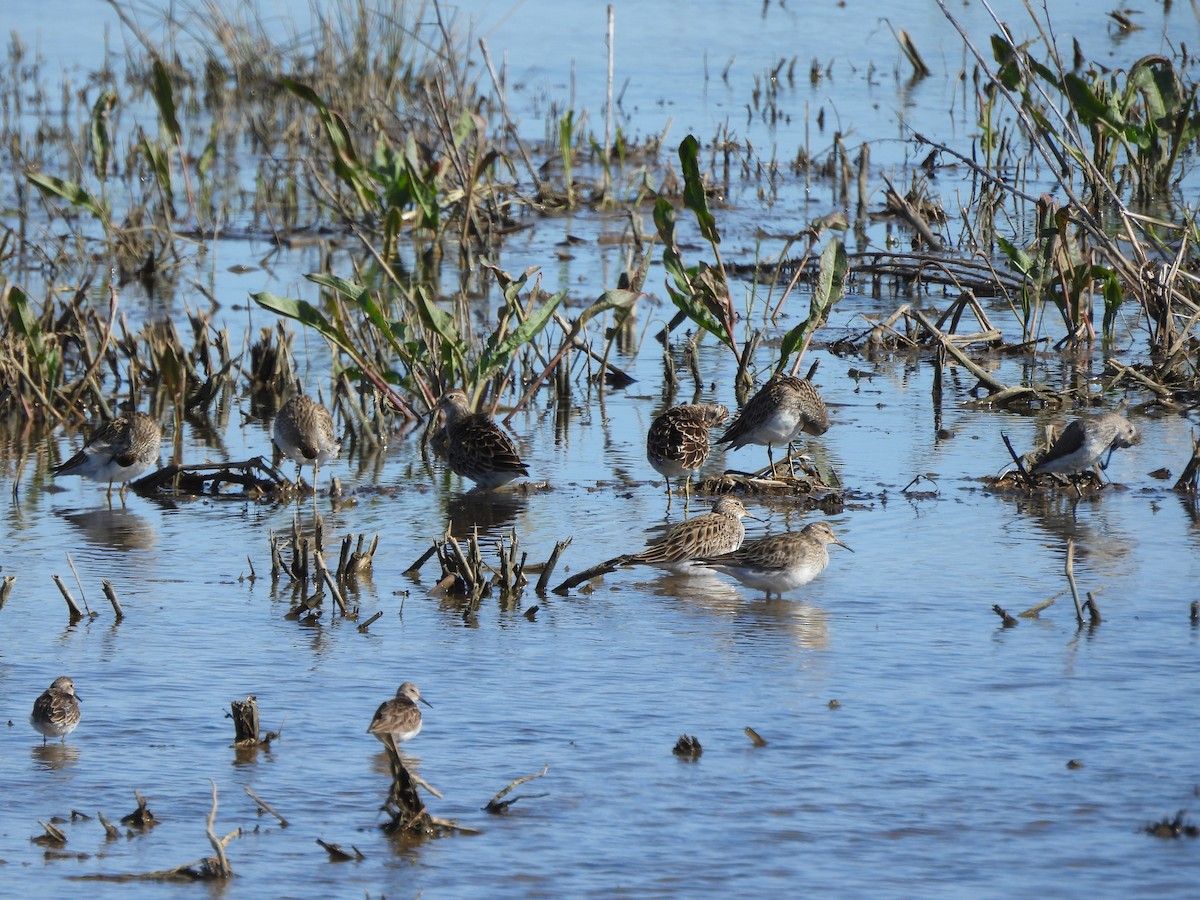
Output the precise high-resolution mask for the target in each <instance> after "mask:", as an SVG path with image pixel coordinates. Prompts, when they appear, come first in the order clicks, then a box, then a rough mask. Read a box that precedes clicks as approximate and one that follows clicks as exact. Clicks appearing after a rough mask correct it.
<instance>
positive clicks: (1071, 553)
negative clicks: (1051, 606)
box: [1066, 540, 1090, 625]
mask: <svg viewBox="0 0 1200 900" xmlns="http://www.w3.org/2000/svg"><path fill="white" fill-rule="evenodd" d="M1066 574H1067V584H1069V585H1070V586H1071V599H1072V600H1074V601H1075V621H1076V622H1078V623H1079V624H1080V625H1082V624H1083V604H1082V603H1080V602H1079V588H1078V587H1076V586H1075V541H1074V540H1068V541H1067V564H1066ZM1089 596H1090V595H1089Z"/></svg>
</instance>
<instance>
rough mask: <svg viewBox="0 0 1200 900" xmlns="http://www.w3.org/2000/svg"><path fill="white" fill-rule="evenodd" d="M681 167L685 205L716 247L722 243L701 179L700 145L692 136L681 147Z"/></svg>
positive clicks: (703, 232)
mask: <svg viewBox="0 0 1200 900" xmlns="http://www.w3.org/2000/svg"><path fill="white" fill-rule="evenodd" d="M679 165H680V168H681V169H682V170H683V205H684V206H686V207H687V208H688V209H690V210H691V211H692V212H693V213H695V215H696V221H697V222H698V223H699V224H700V233H701V234H702V235H704V238H705V240H707V241H708V242H709V243H710V244H714V245H716V244H719V243H721V235H720V234H719V233H718V232H717V220H716V219H714V218H713V215H712V213H710V212H709V211H708V198H707V197H706V196H705V194H704V180H703V179H702V178H701V177H700V143H699V141H697V140H696V138H695V137H693V136H692V135H690V134H689V135H688V136H687V137H685V138H684V139H683V142H682V143H680V145H679Z"/></svg>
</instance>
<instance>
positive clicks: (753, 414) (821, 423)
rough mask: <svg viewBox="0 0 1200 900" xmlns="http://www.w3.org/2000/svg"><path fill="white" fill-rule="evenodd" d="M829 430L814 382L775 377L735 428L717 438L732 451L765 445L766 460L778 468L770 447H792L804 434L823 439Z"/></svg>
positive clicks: (743, 414) (827, 414)
mask: <svg viewBox="0 0 1200 900" xmlns="http://www.w3.org/2000/svg"><path fill="white" fill-rule="evenodd" d="M828 430H829V413H828V411H827V410H826V409H825V401H823V400H822V399H821V395H820V394H819V393H817V389H816V388H815V387H813V384H812V382H811V381H808V380H807V379H804V378H795V377H793V376H791V375H774V376H772V377H771V380H770V381H768V382H767V383H766V384H764V385H763V386H762V387H761V388H760V389H759V391H758V393H756V394H755V395H754V396H753V397H751V398H750V399H749V401H747V403H746V405H745V406H744V407H742V411H741V412H740V413H738V416H737V418H736V419H734V420H733V424H732V425H730V426H729V428H728V429H727V430H726V432H725V433H724V434H723V435H721V436H720V437H719V438H717V443H718V444H728V445H729V448H730V449H731V450H737V449H738V448H739V447H745V446H746V445H747V444H766V445H767V459H768V460H769V461H770V463H771V468H772V469H774V468H775V459H774V457H773V456H772V454H771V447H772V446H774V445H776V444H786V445H789V452H790V445H791V443H792V441H794V440H795V439H796V438H797V437H798V436H799V435H800V434H801V433H802V432H803V433H804V434H812V435H821V434H824V433H825V432H826V431H828Z"/></svg>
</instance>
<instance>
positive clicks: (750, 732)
mask: <svg viewBox="0 0 1200 900" xmlns="http://www.w3.org/2000/svg"><path fill="white" fill-rule="evenodd" d="M742 730H743V731H745V732H746V737H748V738H750V742H751V743H752V744H754V746H755V747H765V746H767V742H766V740H764V739H763V736H762V735H761V734H759V733H758V732H757V731H755V730H754V729H753V728H751V727H750V726H749V725H747V726H746V727H745V728H744V729H742Z"/></svg>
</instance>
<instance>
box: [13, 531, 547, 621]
mask: <svg viewBox="0 0 1200 900" xmlns="http://www.w3.org/2000/svg"><path fill="white" fill-rule="evenodd" d="M569 546H571V538H567V539H566V540H565V541H557V542H555V544H554V549H553V550H552V551H550V558H549V559H548V560H546V564H545V565H544V566H542V574H541V575H539V576H538V580H537V586H536V587H535V588H534V590H535V592H536V593H537V594H538V595H539V596H541V595H544V594H545V593H546V585H547V584H549V583H550V576H551V575H553V574H554V567H555V566H557V565H558V558H559V557H560V556H562V552H563V551H564V550H566V549H567V548H568V547H569ZM0 605H3V604H0Z"/></svg>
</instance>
